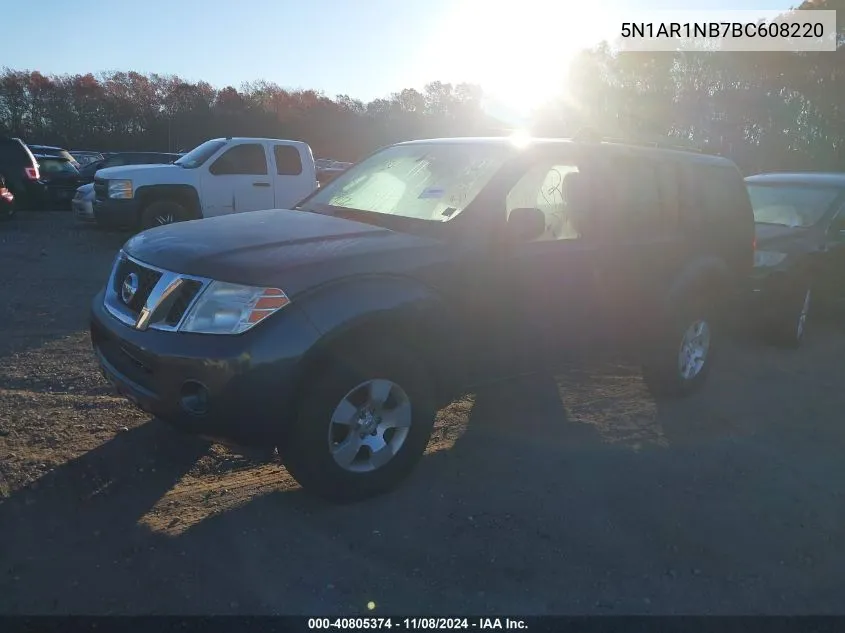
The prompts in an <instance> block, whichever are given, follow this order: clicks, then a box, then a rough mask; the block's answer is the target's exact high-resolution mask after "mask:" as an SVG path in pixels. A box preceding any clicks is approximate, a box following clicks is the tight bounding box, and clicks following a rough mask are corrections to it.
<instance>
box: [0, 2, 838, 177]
mask: <svg viewBox="0 0 845 633" xmlns="http://www.w3.org/2000/svg"><path fill="white" fill-rule="evenodd" d="M799 8H800V9H806V10H812V9H838V10H839V11H840V14H841V15H843V16H845V0H821V1H819V0H816V1H815V2H805V3H804V4H803V5H802V6H801V7H799ZM839 34H840V42H842V41H843V40H845V37H843V36H845V29H843V28H842V27H841V26H840V29H839ZM538 63H545V62H544V60H538ZM560 80H561V86H562V87H563V90H562V92H561V96H560V97H559V98H557V99H555V100H553V101H550V102H549V103H546V104H544V105H543V106H542V107H541V108H539V109H538V110H537V112H536V113H535V115H534V117H533V120H532V122H531V125H530V129H531V131H532V132H533V133H534V134H537V135H552V136H571V135H573V134H575V133H577V132H578V130H580V129H583V128H585V127H588V128H591V129H593V130H595V131H596V132H598V133H600V134H603V135H605V136H615V137H618V138H628V139H640V140H649V141H651V140H666V141H668V142H670V143H673V144H676V145H682V146H690V147H696V148H699V149H702V150H704V151H708V152H711V153H717V154H722V155H726V156H729V157H730V158H732V159H734V160H735V161H736V162H737V163H738V164H739V165H740V166H741V167H742V168H743V170H745V171H747V172H756V171H771V170H791V169H814V170H832V171H845V46H840V48H839V49H838V50H837V51H836V52H826V53H747V52H743V53H728V52H696V53H686V54H683V53H630V52H629V53H615V52H614V51H613V50H612V49H611V47H610V46H608V45H607V44H602V45H601V46H598V47H596V48H595V49H593V50H589V51H584V52H583V53H581V54H580V55H579V56H578V57H577V58H576V59H575V60H574V61H573V63H572V65H571V68H570V71H569V75H568V77H561V78H560ZM506 128H507V123H506V122H502V121H500V120H497V119H496V118H495V117H493V116H491V115H490V114H489V113H488V112H487V110H486V108H485V101H484V94H483V92H482V90H481V88H480V87H479V86H475V85H471V84H458V85H454V84H449V83H443V82H432V83H429V84H428V85H426V86H425V88H424V89H423V90H422V91H419V90H416V89H411V88H408V89H404V90H401V91H399V92H396V93H394V94H392V95H390V96H389V97H386V98H383V99H375V100H373V101H370V102H369V103H364V102H362V101H360V100H358V99H355V98H353V97H351V96H349V95H338V96H336V97H334V98H330V97H328V96H326V95H325V94H323V93H321V92H318V91H315V90H293V91H292V90H286V89H284V88H282V87H280V86H278V85H277V84H274V83H270V82H266V81H259V82H252V83H247V84H244V85H243V86H241V87H240V88H235V87H232V86H227V87H224V88H215V87H212V86H211V85H209V84H208V83H206V82H197V83H191V82H188V81H184V80H182V79H180V78H179V77H175V76H166V75H158V74H151V75H143V74H140V73H136V72H131V71H129V72H109V73H102V74H99V75H94V74H87V75H44V74H42V73H40V72H39V71H37V70H33V71H29V70H14V69H10V68H4V69H3V71H2V73H0V134H8V135H13V136H20V137H21V138H23V139H25V140H26V141H27V142H30V143H46V144H56V145H61V146H63V147H69V148H78V149H87V148H92V149H99V150H103V151H108V150H111V151H118V150H130V149H133V150H139V151H143V150H171V151H175V150H178V149H190V148H192V147H194V146H195V145H197V144H198V143H200V142H202V141H204V140H207V139H209V138H213V137H218V136H267V137H274V138H294V139H301V140H304V141H306V142H308V143H309V144H310V145H311V146H312V148H313V149H314V152H315V155H317V156H325V157H330V158H334V159H337V160H356V159H358V158H360V157H361V156H362V155H365V154H366V153H368V152H370V151H372V150H374V149H375V148H377V147H380V146H382V145H385V144H388V143H392V142H396V141H400V140H406V139H411V138H425V137H435V136H477V135H501V134H502V133H503V131H504V130H505V129H506Z"/></svg>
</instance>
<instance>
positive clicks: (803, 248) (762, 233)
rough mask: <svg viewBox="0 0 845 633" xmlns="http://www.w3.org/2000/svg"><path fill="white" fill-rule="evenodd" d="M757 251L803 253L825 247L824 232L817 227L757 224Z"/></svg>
mask: <svg viewBox="0 0 845 633" xmlns="http://www.w3.org/2000/svg"><path fill="white" fill-rule="evenodd" d="M754 230H755V235H756V237H757V250H759V251H778V252H781V253H788V254H792V253H803V252H810V251H814V250H817V249H818V248H820V247H821V246H823V245H824V232H823V231H821V230H820V229H818V228H817V227H791V226H782V225H780V224H756V225H755V227H754Z"/></svg>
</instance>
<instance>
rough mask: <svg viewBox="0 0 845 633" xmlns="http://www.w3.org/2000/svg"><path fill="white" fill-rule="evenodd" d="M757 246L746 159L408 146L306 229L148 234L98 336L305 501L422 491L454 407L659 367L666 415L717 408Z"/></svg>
mask: <svg viewBox="0 0 845 633" xmlns="http://www.w3.org/2000/svg"><path fill="white" fill-rule="evenodd" d="M212 149H213V147H208V146H206V147H204V148H202V149H201V153H203V154H212V153H213V154H215V155H216V154H218V153H219V150H216V149H214V151H213V152H212ZM188 156H191V155H190V154H189V155H188ZM189 160H193V161H197V162H200V161H199V159H198V157H197V156H196V155H194V156H193V157H191V158H190V159H189ZM202 162H203V163H204V162H205V161H202ZM176 169H179V168H178V167H177V168H176ZM115 189H116V190H128V189H129V187H128V186H126V187H125V189H124V188H123V186H116V187H115ZM98 200H99V198H98ZM753 241H754V221H753V217H752V212H751V207H750V203H749V199H748V193H747V192H746V189H745V186H744V184H743V180H742V176H741V175H740V173H739V170H738V169H737V168H736V166H735V165H734V164H733V163H732V162H730V161H729V160H727V159H724V158H719V157H713V156H705V155H702V154H695V153H688V152H677V151H669V150H664V149H658V148H650V147H649V148H646V147H638V146H630V145H619V144H610V143H589V142H588V143H581V142H571V141H562V140H534V141H533V142H530V143H528V144H527V145H523V144H513V143H511V142H509V141H508V140H507V139H442V140H434V141H413V142H406V143H400V144H398V145H394V146H391V147H389V148H386V149H383V150H381V151H379V152H377V153H375V154H373V155H372V156H370V157H369V158H367V159H365V160H364V161H362V162H360V163H358V164H356V165H354V166H353V167H352V168H350V169H349V170H347V171H346V172H344V173H343V174H341V175H340V176H338V177H337V178H336V179H335V180H334V181H332V182H331V183H330V184H328V185H327V186H326V187H323V188H321V189H318V190H317V191H316V192H315V193H313V194H312V195H311V196H309V197H308V198H306V199H305V200H303V201H302V202H300V203H299V204H298V205H297V206H296V207H295V209H293V210H268V211H257V212H254V213H245V214H231V215H223V216H222V217H215V218H211V219H205V220H199V221H194V222H185V223H180V224H174V225H171V226H165V227H159V228H155V229H152V230H149V231H145V232H143V233H141V234H140V235H137V236H135V237H133V238H132V239H130V240H129V241H128V242H126V244H125V245H124V246H123V248H122V250H121V251H120V253H119V256H118V257H117V258H116V261H115V263H114V267H113V269H112V272H111V275H110V277H109V280H108V282H107V284H106V286H105V288H104V289H103V290H102V291H101V292H100V293H99V294H98V295H97V296H96V297H95V298H94V300H93V303H92V318H91V337H92V342H93V346H94V350H95V353H96V356H97V358H98V359H99V363H100V366H101V367H102V370H103V372H104V374H105V375H106V376H107V377H108V379H109V380H111V381H112V383H113V384H115V385H116V386H117V388H118V390H119V391H120V392H121V393H123V394H124V395H125V396H126V397H127V398H128V399H130V400H131V401H133V402H135V403H136V404H138V405H139V406H140V407H141V408H142V409H144V410H145V411H148V412H151V413H153V414H155V415H157V416H159V417H160V418H162V419H164V420H167V421H169V422H170V423H172V424H174V425H176V426H178V427H180V428H183V429H185V430H188V431H191V432H194V433H199V434H202V435H205V436H209V437H215V438H223V439H224V440H226V441H229V442H233V443H236V444H244V445H254V446H260V447H268V448H269V447H278V450H279V453H280V455H281V456H282V458H283V460H284V461H285V463H286V465H287V467H288V469H289V471H290V472H291V474H292V475H293V476H294V477H295V478H296V479H297V480H298V481H299V483H300V484H302V485H303V487H305V488H306V489H307V490H311V491H312V492H315V493H316V494H319V495H321V496H324V497H326V498H329V499H334V500H343V501H348V500H353V499H361V498H365V497H369V496H371V495H375V494H378V493H381V492H384V491H386V490H388V489H390V488H392V487H393V486H395V485H396V484H397V483H398V482H399V481H400V480H401V479H403V478H404V477H405V476H406V475H407V474H408V473H409V472H410V471H411V470H412V468H413V467H414V465H415V464H416V462H417V461H418V460H419V458H420V457H421V455H422V453H423V450H424V449H425V446H426V443H427V442H428V439H429V435H430V433H431V430H432V425H433V422H434V417H435V412H436V411H437V409H438V408H439V406H440V405H441V404H444V403H446V402H448V401H449V400H450V399H451V398H452V397H454V396H455V395H458V394H459V393H461V392H464V391H465V390H466V389H468V388H470V387H471V386H472V385H477V384H478V383H480V382H483V381H487V380H491V379H495V378H501V377H503V376H513V375H517V374H520V373H524V372H526V371H533V372H537V371H542V370H545V369H547V368H554V367H557V366H560V365H561V364H564V363H568V362H571V361H577V360H578V359H582V358H584V357H585V356H587V357H589V358H590V359H594V358H595V357H596V356H597V355H599V354H610V355H614V356H616V355H630V357H631V358H635V359H637V360H638V361H639V362H641V363H642V364H643V368H644V369H643V373H644V376H645V379H646V384H647V385H648V387H649V388H650V389H651V390H652V392H653V393H654V394H655V395H657V396H659V397H677V396H683V395H686V394H689V393H691V392H693V391H695V390H697V389H698V388H700V387H701V386H702V384H703V382H704V381H705V379H706V376H707V374H708V372H709V370H710V366H711V357H712V351H713V350H714V348H715V347H716V346H718V344H719V329H718V325H719V323H720V318H719V317H720V315H721V314H722V313H723V312H724V311H726V310H729V309H731V308H732V307H733V306H734V305H735V304H734V303H733V300H734V298H738V297H739V296H740V294H739V292H740V288H741V287H742V285H743V284H744V283H746V282H747V279H748V276H749V275H750V273H751V267H752V264H753V259H754V254H753Z"/></svg>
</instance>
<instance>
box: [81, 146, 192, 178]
mask: <svg viewBox="0 0 845 633" xmlns="http://www.w3.org/2000/svg"><path fill="white" fill-rule="evenodd" d="M181 156H182V154H173V153H169V152H112V153H110V154H108V155H106V156H104V157H102V158H101V159H99V160H96V161H94V162H92V163H89V164H87V165H85V166H84V167H82V169H80V170H79V174H80V175H81V176H82V178H83V179H84V181H85V182H94V174H96V173H97V172H98V171H99V170H101V169H108V168H109V167H122V166H124V165H163V164H168V163H172V162H173V161H175V160H178V159H179V158H181Z"/></svg>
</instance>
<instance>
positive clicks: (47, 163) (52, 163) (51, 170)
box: [38, 157, 76, 174]
mask: <svg viewBox="0 0 845 633" xmlns="http://www.w3.org/2000/svg"><path fill="white" fill-rule="evenodd" d="M38 166H39V167H40V168H41V173H43V174H60V173H67V174H72V173H75V172H76V168H75V167H74V166H73V164H72V163H71V162H70V161H68V160H64V159H62V158H59V157H56V158H42V159H40V160H39V161H38Z"/></svg>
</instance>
